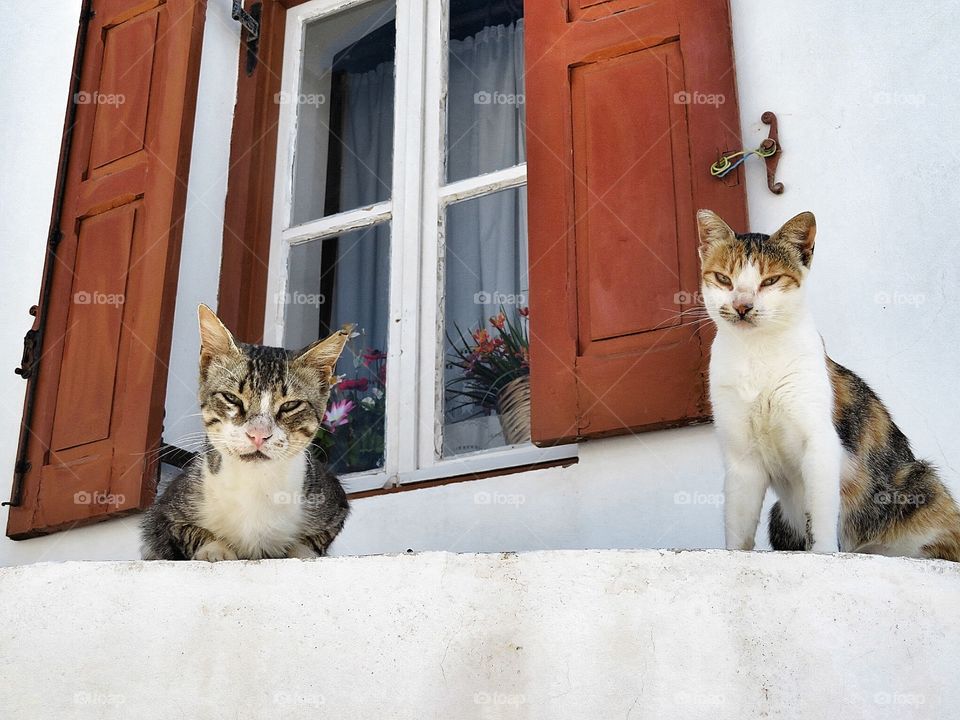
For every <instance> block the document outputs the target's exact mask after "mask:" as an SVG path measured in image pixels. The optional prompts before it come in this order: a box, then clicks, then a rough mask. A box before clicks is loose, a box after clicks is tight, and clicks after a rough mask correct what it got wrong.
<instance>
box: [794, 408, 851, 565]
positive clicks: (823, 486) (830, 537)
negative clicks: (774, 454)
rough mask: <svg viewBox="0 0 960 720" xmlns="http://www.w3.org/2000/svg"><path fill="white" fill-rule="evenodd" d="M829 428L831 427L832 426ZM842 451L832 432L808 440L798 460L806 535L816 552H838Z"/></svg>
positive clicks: (811, 547)
mask: <svg viewBox="0 0 960 720" xmlns="http://www.w3.org/2000/svg"><path fill="white" fill-rule="evenodd" d="M831 429H832V427H831ZM842 453H843V450H842V448H841V445H840V440H839V439H838V438H837V437H836V435H835V434H833V433H830V434H827V433H822V434H821V435H820V436H814V437H811V438H809V439H808V441H807V444H806V449H805V452H804V456H803V461H802V463H801V473H802V474H803V508H804V512H805V513H806V516H807V538H808V541H809V542H810V549H811V550H812V551H813V552H817V553H835V552H838V551H839V549H840V547H839V540H838V525H839V522H840V470H841V463H842Z"/></svg>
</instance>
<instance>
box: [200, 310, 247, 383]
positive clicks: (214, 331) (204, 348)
mask: <svg viewBox="0 0 960 720" xmlns="http://www.w3.org/2000/svg"><path fill="white" fill-rule="evenodd" d="M197 317H198V319H199V321H200V372H201V373H205V372H206V370H207V367H208V366H209V365H210V362H211V361H212V360H213V359H214V358H216V357H222V356H224V355H239V354H240V348H239V347H237V343H236V341H235V340H234V339H233V335H231V334H230V331H229V330H227V327H226V325H224V324H223V323H222V322H220V318H218V317H217V315H216V313H214V312H213V310H211V309H210V308H208V307H207V306H206V305H204V304H203V303H201V304H200V306H199V307H198V308H197Z"/></svg>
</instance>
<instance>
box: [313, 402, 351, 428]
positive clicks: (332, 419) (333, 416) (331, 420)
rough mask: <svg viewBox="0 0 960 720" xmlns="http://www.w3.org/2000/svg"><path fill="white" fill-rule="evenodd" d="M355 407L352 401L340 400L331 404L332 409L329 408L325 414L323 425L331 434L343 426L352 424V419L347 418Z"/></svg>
mask: <svg viewBox="0 0 960 720" xmlns="http://www.w3.org/2000/svg"><path fill="white" fill-rule="evenodd" d="M354 407H356V406H355V405H354V404H353V401H352V400H339V401H337V402H335V403H331V404H330V407H328V408H327V411H326V412H325V413H324V414H323V422H322V423H321V424H322V425H323V426H324V427H325V428H327V429H328V430H329V431H330V432H333V431H334V430H335V429H336V428H338V427H340V426H341V425H346V424H347V423H348V422H350V418H349V417H347V416H348V415H349V414H350V411H351V410H353V408H354Z"/></svg>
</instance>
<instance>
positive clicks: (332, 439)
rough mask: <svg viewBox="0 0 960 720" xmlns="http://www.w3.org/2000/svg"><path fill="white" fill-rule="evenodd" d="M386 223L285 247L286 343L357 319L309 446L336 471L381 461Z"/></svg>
mask: <svg viewBox="0 0 960 720" xmlns="http://www.w3.org/2000/svg"><path fill="white" fill-rule="evenodd" d="M389 256H390V225H389V223H381V224H379V225H375V226H373V227H369V228H364V229H362V230H355V231H353V232H349V233H344V234H342V235H340V236H339V237H335V238H327V239H324V240H314V241H311V242H307V243H303V244H300V245H294V246H293V247H291V248H290V261H289V280H288V290H287V295H286V297H285V298H284V301H285V304H286V313H285V315H286V319H285V325H284V327H285V329H284V344H285V346H286V347H288V348H292V349H293V348H301V347H304V346H306V345H308V344H310V343H312V342H313V341H314V340H317V339H318V338H321V337H326V336H327V335H329V334H330V333H331V332H332V331H334V330H336V329H337V328H339V327H340V326H341V325H343V324H344V323H353V324H354V325H355V332H356V333H357V335H356V337H354V338H352V339H351V340H350V342H349V343H348V344H347V347H346V349H345V350H344V352H343V355H342V356H341V357H340V362H339V364H338V365H337V374H338V375H340V376H341V377H342V380H341V382H340V383H339V384H338V385H336V386H335V387H334V388H333V391H332V392H331V395H330V403H329V404H328V406H327V414H326V416H325V418H324V424H323V427H322V428H321V431H320V433H319V434H318V436H317V440H316V442H315V446H316V449H317V453H318V457H320V458H322V459H323V460H324V461H325V462H327V463H328V464H329V465H331V466H332V467H333V469H334V471H335V472H338V473H348V472H359V471H363V470H371V469H374V468H378V467H382V466H383V458H384V407H385V399H386V398H385V391H386V385H385V381H386V351H387V326H388V323H387V313H388V311H389V310H388V307H389V306H388V303H389V289H390V283H389V279H390V258H389Z"/></svg>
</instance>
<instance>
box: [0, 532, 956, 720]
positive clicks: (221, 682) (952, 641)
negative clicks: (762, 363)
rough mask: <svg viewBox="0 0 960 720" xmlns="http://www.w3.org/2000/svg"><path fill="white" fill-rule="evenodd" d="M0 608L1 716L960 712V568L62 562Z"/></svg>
mask: <svg viewBox="0 0 960 720" xmlns="http://www.w3.org/2000/svg"><path fill="white" fill-rule="evenodd" d="M171 589H175V591H173V592H171ZM0 596H2V597H3V598H4V602H3V603H2V604H0V678H2V679H3V682H2V683H0V707H3V712H4V715H5V716H6V717H10V718H18V719H23V720H30V719H32V718H67V717H69V718H78V719H81V718H96V719H97V720H101V719H103V718H143V719H147V718H170V717H182V718H197V719H198V720H199V719H202V718H214V717H216V718H237V719H239V720H245V719H248V718H249V719H251V720H253V719H256V720H267V719H270V718H288V719H294V718H317V717H329V718H337V719H338V720H351V719H352V718H391V719H392V720H405V719H407V718H409V719H410V720H422V719H423V718H458V719H464V720H466V719H468V718H478V719H479V718H550V719H551V720H562V719H565V718H571V719H574V718H575V719H576V720H582V719H584V718H628V719H634V720H635V719H637V718H670V719H671V720H685V719H687V718H696V719H698V720H699V719H701V718H712V719H713V720H741V719H742V718H785V719H790V720H793V719H795V718H811V719H813V718H816V719H821V718H822V719H824V720H826V719H827V718H829V719H831V720H834V719H835V720H853V719H855V718H863V719H864V720H884V719H885V718H890V720H912V719H914V718H916V719H917V720H920V719H921V718H922V719H923V720H929V719H931V718H941V719H946V718H955V717H957V708H958V707H960V683H957V682H956V666H957V663H958V662H960V619H958V616H957V612H956V608H957V605H958V602H960V567H958V566H957V565H955V564H951V563H946V562H938V561H937V562H934V561H930V562H928V561H915V560H904V559H890V558H876V557H866V556H815V555H807V554H780V553H776V554H774V553H728V552H726V551H713V552H692V553H673V552H653V551H641V552H628V551H619V552H617V551H613V552H609V551H608V552H583V551H579V552H547V553H533V554H520V555H512V554H492V555H452V554H449V553H429V554H425V555H412V556H387V557H367V558H327V559H324V560H319V561H306V562H304V561H299V560H280V561H266V562H259V563H219V564H216V565H211V564H206V563H58V564H41V565H35V566H33V567H31V568H3V569H0Z"/></svg>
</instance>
